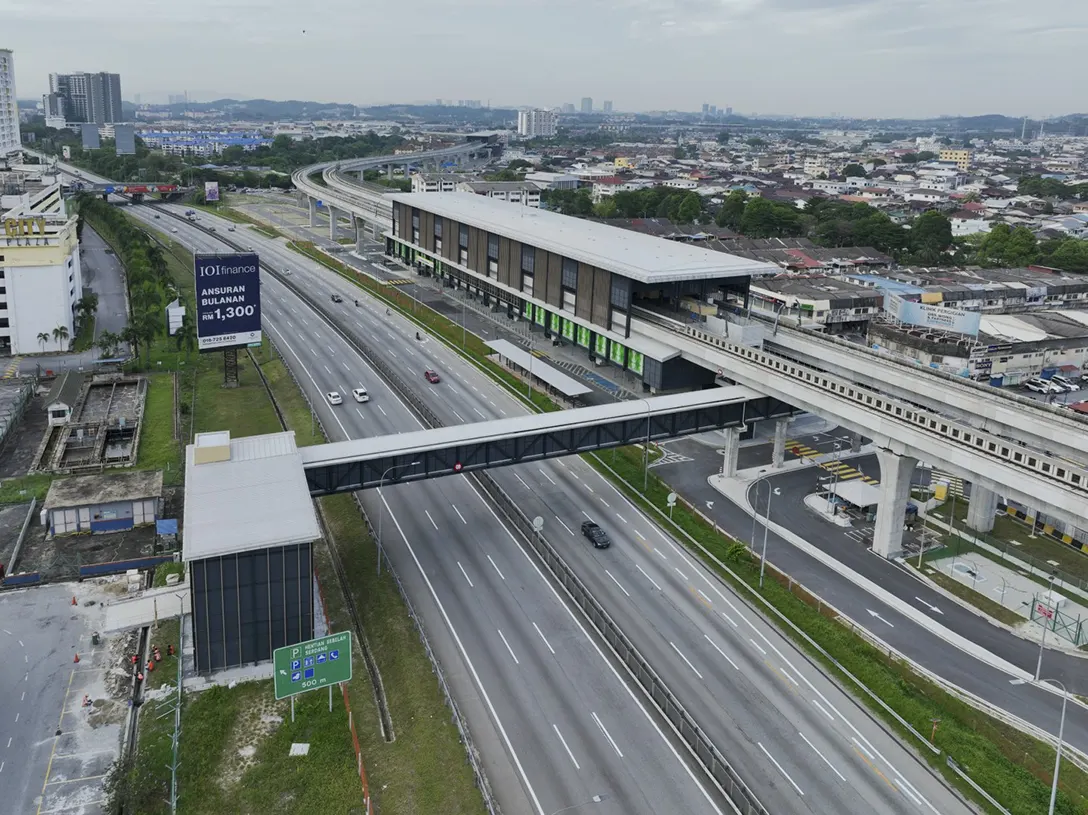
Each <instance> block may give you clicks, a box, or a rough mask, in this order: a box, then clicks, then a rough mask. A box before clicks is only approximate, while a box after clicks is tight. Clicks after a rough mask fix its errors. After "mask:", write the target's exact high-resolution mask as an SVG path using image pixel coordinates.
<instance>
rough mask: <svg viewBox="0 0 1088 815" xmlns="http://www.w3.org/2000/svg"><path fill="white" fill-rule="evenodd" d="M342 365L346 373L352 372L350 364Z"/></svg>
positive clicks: (344, 363)
mask: <svg viewBox="0 0 1088 815" xmlns="http://www.w3.org/2000/svg"><path fill="white" fill-rule="evenodd" d="M340 364H341V365H343V366H344V370H345V371H350V370H351V366H350V365H348V364H347V363H346V362H342V363H340Z"/></svg>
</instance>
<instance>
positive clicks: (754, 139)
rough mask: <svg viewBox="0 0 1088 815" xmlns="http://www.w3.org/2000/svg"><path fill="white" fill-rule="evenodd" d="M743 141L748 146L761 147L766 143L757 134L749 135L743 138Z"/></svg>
mask: <svg viewBox="0 0 1088 815" xmlns="http://www.w3.org/2000/svg"><path fill="white" fill-rule="evenodd" d="M744 143H745V144H747V145H748V146H749V147H763V146H764V145H766V144H767V142H765V141H763V139H761V138H759V136H749V137H748V138H747V139H745V140H744Z"/></svg>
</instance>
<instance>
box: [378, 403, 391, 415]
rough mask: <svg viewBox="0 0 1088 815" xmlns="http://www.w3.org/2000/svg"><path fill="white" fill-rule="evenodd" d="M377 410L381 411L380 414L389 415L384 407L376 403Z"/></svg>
mask: <svg viewBox="0 0 1088 815" xmlns="http://www.w3.org/2000/svg"><path fill="white" fill-rule="evenodd" d="M378 410H380V411H381V412H382V416H388V415H389V414H388V413H386V412H385V408H383V407H382V406H381V405H378Z"/></svg>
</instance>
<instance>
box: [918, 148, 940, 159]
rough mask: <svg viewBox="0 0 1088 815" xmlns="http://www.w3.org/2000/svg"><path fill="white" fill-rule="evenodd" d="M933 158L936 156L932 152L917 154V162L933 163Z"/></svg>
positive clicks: (926, 151) (924, 151) (925, 151)
mask: <svg viewBox="0 0 1088 815" xmlns="http://www.w3.org/2000/svg"><path fill="white" fill-rule="evenodd" d="M935 158H937V154H936V153H934V152H933V151H932V150H923V151H922V152H920V153H919V154H918V160H919V161H933V159H935Z"/></svg>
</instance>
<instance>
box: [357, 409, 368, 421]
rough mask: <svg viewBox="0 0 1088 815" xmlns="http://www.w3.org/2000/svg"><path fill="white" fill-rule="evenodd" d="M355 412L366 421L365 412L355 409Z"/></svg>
mask: <svg viewBox="0 0 1088 815" xmlns="http://www.w3.org/2000/svg"><path fill="white" fill-rule="evenodd" d="M355 412H356V413H358V414H359V418H360V419H366V416H364V415H363V412H362V411H361V410H359V408H355Z"/></svg>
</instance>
